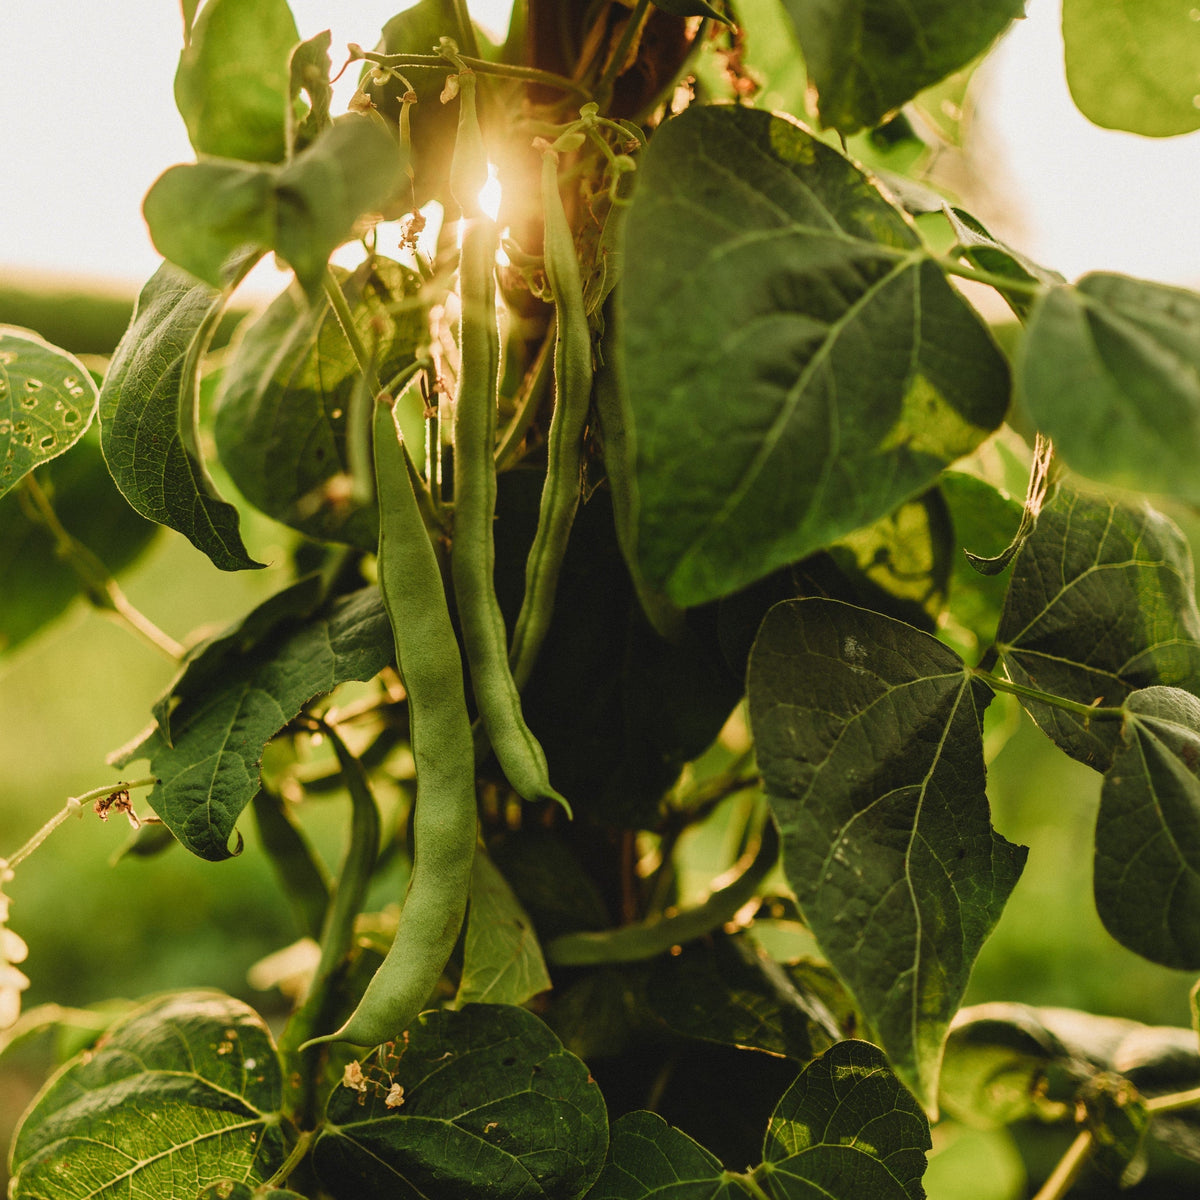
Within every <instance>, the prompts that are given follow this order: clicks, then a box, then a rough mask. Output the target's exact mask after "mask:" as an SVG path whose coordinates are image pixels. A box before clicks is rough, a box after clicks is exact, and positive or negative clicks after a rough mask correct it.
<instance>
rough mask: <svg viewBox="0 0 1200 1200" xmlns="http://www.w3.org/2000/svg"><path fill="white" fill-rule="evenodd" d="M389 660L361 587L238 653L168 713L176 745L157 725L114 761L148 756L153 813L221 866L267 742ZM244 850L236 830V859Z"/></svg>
mask: <svg viewBox="0 0 1200 1200" xmlns="http://www.w3.org/2000/svg"><path fill="white" fill-rule="evenodd" d="M268 603H270V601H268ZM391 657H392V632H391V626H390V625H389V624H388V619H387V614H386V613H385V612H384V610H383V604H382V601H381V600H380V597H379V592H378V590H377V589H375V588H364V589H363V590H362V591H359V592H355V593H353V594H352V595H350V596H345V597H342V598H341V599H339V600H336V601H335V602H334V603H333V604H332V605H331V606H330V608H329V609H328V610H327V611H326V612H325V613H324V614H323V615H321V616H319V617H314V618H312V619H311V620H309V621H307V622H306V623H305V624H303V625H301V626H300V627H299V628H294V627H289V626H287V625H284V626H282V627H280V628H276V629H274V630H273V631H272V632H271V634H269V635H268V636H266V637H264V638H263V639H262V640H261V641H259V642H257V644H255V645H254V646H253V648H252V649H248V650H246V651H245V652H244V653H242V654H241V655H238V656H236V657H231V658H230V661H229V663H228V667H227V669H226V670H225V671H223V672H221V673H220V674H219V675H217V676H216V677H215V678H212V679H211V680H209V681H207V682H206V685H205V686H204V687H203V688H202V689H199V690H197V691H195V692H194V693H192V692H190V691H189V692H188V694H187V695H186V698H185V699H184V700H183V701H182V702H181V703H180V704H179V706H178V707H177V708H176V709H175V710H174V712H173V713H172V714H171V734H172V738H173V741H174V745H173V746H172V745H168V744H167V741H166V739H165V738H164V737H163V735H162V734H161V732H159V731H158V730H157V729H155V730H154V731H152V732H151V733H150V734H149V735H148V736H147V737H146V738H145V739H144V740H143V741H142V742H141V743H139V744H138V745H137V746H135V747H134V748H133V749H132V750H128V751H126V752H125V753H124V754H123V755H122V757H121V758H120V760H119V761H118V764H117V765H119V766H123V765H124V764H125V763H127V762H130V761H131V760H132V759H134V758H149V759H150V767H151V770H152V771H153V773H154V774H155V775H156V776H157V777H158V779H159V784H158V786H157V787H155V789H154V790H153V791H152V792H151V793H150V796H149V801H150V804H151V805H152V807H153V808H154V810H155V811H156V812H157V813H158V814H159V816H161V817H162V819H163V820H164V821H165V822H166V824H167V825H168V826H169V827H170V829H171V832H172V833H174V834H175V836H176V837H177V838H178V839H179V840H180V841H181V842H182V843H183V844H184V845H185V846H186V847H187V848H188V849H189V850H191V851H192V853H193V854H198V855H199V856H200V857H201V858H207V859H210V860H211V861H213V862H219V861H220V860H221V859H224V858H228V857H229V856H230V853H231V851H230V849H229V839H230V837H231V836H233V834H234V832H235V830H234V826H235V825H236V822H237V819H238V817H239V815H240V814H241V812H242V810H243V809H244V808H245V807H246V805H247V804H249V803H250V801H251V800H252V799H253V798H254V794H255V792H256V791H257V790H258V784H259V760H260V759H261V758H262V752H263V747H264V746H265V745H266V743H267V742H268V741H269V740H270V739H271V738H272V737H274V736H275V734H277V733H278V732H279V731H280V730H281V729H282V728H283V727H284V726H285V725H286V724H287V723H288V721H290V720H291V719H292V718H293V717H294V716H296V714H297V713H298V712H300V710H301V709H302V708H303V706H304V705H305V704H307V703H308V702H309V701H310V700H311V699H312V698H313V697H314V696H319V695H323V694H324V693H326V692H330V691H332V690H333V689H334V688H335V687H337V686H338V684H340V683H345V682H346V681H347V680H350V679H370V678H371V677H372V676H374V675H375V674H377V673H378V672H379V671H381V670H382V669H383V668H384V667H385V666H387V664H388V663H389V662H390V661H391ZM185 678H186V677H185ZM240 848H241V835H240V834H239V835H238V841H237V847H236V849H235V850H234V851H233V853H236V852H237V850H239V849H240Z"/></svg>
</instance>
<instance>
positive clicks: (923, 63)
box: [784, 0, 1025, 133]
mask: <svg viewBox="0 0 1200 1200" xmlns="http://www.w3.org/2000/svg"><path fill="white" fill-rule="evenodd" d="M784 8H785V9H786V10H787V12H788V13H789V15H790V16H791V18H792V20H793V22H794V23H795V25H796V33H797V35H798V36H799V38H800V45H801V46H802V47H803V49H804V58H805V61H806V62H807V63H808V74H809V78H810V79H811V80H812V82H813V83H814V84H816V88H817V92H818V94H819V96H820V113H821V124H822V125H823V126H825V128H827V129H829V128H832V129H840V130H841V131H842V132H843V133H854V132H856V131H857V130H859V129H862V128H863V127H864V126H871V125H878V124H879V122H880V120H881V119H882V118H883V117H884V115H885V114H886V113H888V112H890V111H891V110H892V109H894V108H899V107H900V105H901V104H904V103H905V102H906V101H908V100H911V99H912V98H913V97H914V96H915V95H916V94H917V93H918V92H919V91H921V90H922V89H923V88H927V87H929V86H930V85H931V84H934V83H937V82H938V80H939V79H944V78H945V77H946V76H947V75H949V74H950V73H951V72H952V71H957V70H958V68H959V67H963V66H966V64H967V63H969V62H970V61H971V59H973V58H975V57H976V56H977V55H979V54H982V53H983V51H984V50H986V49H987V48H988V46H990V45H991V43H992V42H993V41H994V40H995V39H996V37H997V36H999V34H1000V33H1001V32H1003V30H1004V29H1005V28H1006V27H1007V25H1008V23H1009V21H1011V20H1013V19H1014V18H1015V17H1019V16H1021V15H1022V14H1023V13H1024V10H1025V4H1024V0H974V2H973V3H971V4H961V3H958V0H840V3H837V4H829V3H827V2H826V0H784Z"/></svg>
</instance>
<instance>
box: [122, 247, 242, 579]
mask: <svg viewBox="0 0 1200 1200" xmlns="http://www.w3.org/2000/svg"><path fill="white" fill-rule="evenodd" d="M227 299H228V291H227V290H225V291H219V290H216V289H214V288H210V287H209V286H208V285H207V284H203V283H198V282H197V281H196V280H195V279H193V278H192V277H191V276H190V275H188V274H187V273H186V272H184V271H180V270H179V269H178V268H177V267H173V266H172V265H171V264H170V263H163V265H162V266H161V267H159V269H158V270H157V271H155V273H154V274H153V276H151V278H150V281H149V282H148V283H147V284H146V286H145V287H144V288H143V289H142V292H141V295H140V296H138V302H137V308H136V309H135V310H134V314H133V321H132V323H131V324H130V326H129V329H128V331H127V332H126V334H125V336H124V337H123V338H122V339H121V344H120V345H119V346H118V347H117V349H116V352H115V353H114V354H113V358H112V362H111V364H110V365H109V369H108V374H107V375H106V376H105V378H104V385H103V386H102V387H101V389H100V445H101V447H102V449H103V451H104V457H105V459H106V461H107V462H108V469H109V471H110V472H111V473H112V477H113V480H114V481H115V482H116V485H117V487H118V488H120V489H121V494H122V495H123V496H124V497H125V499H126V500H128V501H129V503H130V504H131V505H132V506H133V507H134V509H135V510H136V511H137V512H139V513H141V515H142V516H143V517H147V518H149V520H151V521H157V522H159V524H161V525H167V526H169V527H170V528H172V529H175V530H177V531H178V532H180V533H182V534H183V535H184V536H185V537H186V538H187V539H188V540H189V541H190V542H191V543H192V544H193V545H194V546H195V547H196V548H197V549H199V550H202V551H203V552H204V553H205V554H207V555H208V557H209V558H210V559H211V560H212V561H213V563H214V564H215V565H216V566H218V567H220V568H221V569H222V570H225V571H236V570H240V569H243V568H247V567H260V566H262V565H263V564H262V563H258V562H255V561H254V559H252V558H251V557H250V556H249V554H248V553H247V552H246V548H245V546H244V545H243V544H242V538H241V534H240V533H239V532H238V513H237V509H236V508H234V507H233V505H231V504H228V503H226V502H225V501H224V500H222V499H221V498H220V496H218V495H217V490H216V487H215V485H214V484H213V482H212V479H211V478H210V477H209V474H208V470H207V468H206V467H205V465H204V460H203V457H202V455H201V451H200V445H199V443H200V436H199V431H198V428H197V422H198V406H199V389H200V367H201V361H202V359H203V356H204V351H205V349H206V348H207V345H208V341H209V340H210V338H211V336H212V332H213V330H214V328H215V325H216V322H217V320H218V319H219V317H220V314H221V312H222V310H223V309H224V307H225V302H226V300H227Z"/></svg>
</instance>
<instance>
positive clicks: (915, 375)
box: [611, 106, 1008, 607]
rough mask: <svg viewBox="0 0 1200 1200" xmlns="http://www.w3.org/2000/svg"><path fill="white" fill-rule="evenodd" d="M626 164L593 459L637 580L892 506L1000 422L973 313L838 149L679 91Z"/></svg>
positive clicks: (729, 581) (828, 529) (998, 380)
mask: <svg viewBox="0 0 1200 1200" xmlns="http://www.w3.org/2000/svg"><path fill="white" fill-rule="evenodd" d="M637 174H638V177H639V178H638V185H637V189H636V191H635V192H634V196H633V201H632V206H631V208H630V211H629V217H628V221H627V226H626V266H625V276H624V279H623V281H622V285H621V287H620V288H619V289H618V291H617V297H618V300H617V306H616V308H617V311H616V314H615V315H616V337H615V339H614V341H615V345H614V346H613V347H612V349H613V351H614V352H615V353H614V355H613V358H614V363H615V367H616V370H617V374H618V377H619V383H620V387H621V391H622V394H623V397H624V407H623V410H622V411H623V415H624V417H625V420H626V423H627V429H626V431H625V436H626V439H627V442H628V446H629V450H628V457H629V459H630V463H629V464H628V465H626V466H625V467H624V469H623V470H622V471H620V472H614V473H612V475H611V478H612V480H613V482H614V486H618V485H620V486H621V487H622V489H623V491H624V492H628V493H630V494H628V495H625V494H622V495H618V496H616V497H615V503H616V504H617V506H618V511H620V512H622V513H624V512H626V511H631V512H632V513H633V516H634V528H633V529H632V531H631V535H632V536H631V537H630V538H629V539H627V541H629V542H631V543H632V544H631V545H626V546H624V547H623V549H625V550H626V553H627V554H630V555H631V556H632V558H633V560H634V561H635V562H636V565H637V568H638V569H639V571H640V573H641V575H642V576H643V577H644V578H645V581H646V582H647V583H648V584H649V585H650V587H651V588H652V589H657V590H661V591H663V592H665V593H666V594H667V596H668V598H669V599H671V600H672V601H674V602H675V603H676V604H678V605H680V606H683V607H690V606H693V605H698V604H701V603H703V602H705V601H707V600H712V599H716V598H718V597H720V596H724V595H728V594H730V593H732V592H734V591H736V590H737V589H738V588H741V587H744V586H745V585H746V584H749V583H752V582H754V581H755V580H756V579H760V578H762V577H763V576H765V575H767V574H769V573H770V572H771V571H773V570H775V569H776V568H778V567H781V566H785V565H787V564H788V563H791V562H795V561H797V560H798V559H800V558H803V557H805V556H806V555H808V554H811V553H812V552H813V551H814V550H818V549H820V548H822V547H824V546H827V545H828V544H829V543H830V542H833V541H835V540H836V539H838V538H840V537H842V536H844V535H845V534H848V533H850V532H852V531H853V530H855V529H859V528H861V527H862V526H864V525H868V524H870V523H871V522H873V521H875V520H877V519H878V518H880V517H882V516H884V515H886V514H887V513H890V512H892V511H893V510H894V509H896V508H897V506H898V505H900V504H902V503H903V502H904V501H905V500H908V499H910V498H911V497H913V496H916V495H918V494H919V493H920V492H922V491H924V490H925V489H926V488H927V487H929V485H930V484H932V483H933V481H934V480H935V479H936V477H937V475H938V474H939V473H940V472H941V470H942V469H943V468H944V467H946V466H947V465H948V464H949V463H950V462H951V461H953V460H954V459H955V458H958V457H959V456H960V455H963V454H966V453H968V452H969V451H970V450H972V449H973V448H974V447H975V446H977V445H978V444H979V443H980V442H981V441H982V440H983V439H984V438H985V437H986V436H987V435H988V433H989V432H991V430H993V429H995V428H996V426H997V425H999V423H1000V422H1001V420H1002V419H1003V417H1004V413H1005V410H1006V408H1007V405H1008V369H1007V367H1006V365H1005V362H1004V359H1003V358H1002V356H1001V355H1000V353H999V351H998V350H997V348H996V346H995V344H994V343H993V342H992V340H991V337H990V335H989V334H988V332H987V330H986V328H985V327H984V326H983V325H982V323H981V322H980V320H979V318H978V316H977V315H976V314H975V312H974V311H973V310H972V309H971V308H970V306H969V305H967V303H966V302H965V301H964V300H963V298H962V297H961V296H960V295H959V294H958V293H957V292H956V291H955V290H954V289H953V288H952V287H951V286H950V285H949V284H948V283H947V282H946V279H945V278H944V276H943V274H942V272H941V269H940V268H939V267H938V266H936V265H935V264H934V263H933V262H932V261H931V260H930V258H929V255H928V253H927V252H926V250H925V249H924V248H923V246H922V245H921V243H920V242H919V240H918V238H917V235H916V233H915V232H914V230H913V229H912V227H911V226H910V225H909V223H908V222H907V221H906V220H905V218H904V216H903V215H902V214H901V213H900V212H899V211H897V210H896V209H895V208H893V207H892V205H891V204H890V203H889V202H888V201H887V200H886V199H885V198H884V197H883V195H882V194H881V193H880V192H879V191H878V190H877V189H876V188H875V186H874V185H873V184H872V182H871V181H870V180H869V179H868V178H867V177H866V176H865V175H863V174H862V173H861V172H860V171H859V170H858V168H857V167H855V166H854V165H853V164H852V163H851V162H849V160H847V159H845V158H843V157H842V156H841V155H840V154H838V153H837V151H835V150H834V149H832V148H831V147H829V146H827V145H825V144H824V143H823V142H820V141H818V140H817V139H816V138H814V137H812V136H811V135H810V134H808V133H807V132H805V131H804V130H803V129H802V128H801V127H800V126H798V125H796V124H794V123H792V122H791V121H788V120H785V119H783V118H781V117H776V116H772V115H770V114H768V113H765V112H759V111H755V110H753V109H748V108H735V107H720V106H715V107H701V106H697V107H694V108H690V109H688V110H686V111H685V112H684V113H682V114H681V115H680V116H678V117H674V118H672V119H671V120H669V121H667V122H665V123H664V124H663V126H662V127H661V128H660V129H659V130H658V132H657V133H656V134H655V136H654V138H653V139H652V141H651V142H650V145H649V146H648V147H647V149H646V152H645V155H644V158H643V160H642V164H641V166H640V167H639V168H638V172H637ZM714 297H715V298H716V300H715V301H714ZM734 397H736V403H733V402H732V398H734ZM713 446H720V447H721V453H720V454H719V455H714V454H713V453H712V447H713ZM781 512H785V513H787V514H788V519H787V520H786V521H781V520H780V519H779V514H780V513H781Z"/></svg>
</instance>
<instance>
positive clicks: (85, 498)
mask: <svg viewBox="0 0 1200 1200" xmlns="http://www.w3.org/2000/svg"><path fill="white" fill-rule="evenodd" d="M37 480H38V483H39V484H40V485H41V487H42V490H43V491H44V492H45V493H46V495H47V497H48V498H49V500H50V502H51V504H52V505H53V507H54V511H55V513H56V514H57V516H58V519H59V521H60V522H61V523H62V524H63V526H64V527H65V528H66V530H67V531H68V533H70V534H71V535H72V536H73V537H75V538H76V539H77V540H78V541H79V542H81V543H82V544H83V545H84V546H85V547H86V548H87V550H88V551H90V552H91V553H92V554H94V555H95V556H96V557H97V558H98V559H99V560H100V561H101V562H103V563H104V565H105V567H107V569H108V570H109V572H113V573H115V572H119V571H121V570H122V569H124V568H125V567H128V566H129V565H130V564H131V563H133V562H136V561H137V559H138V558H139V557H140V556H141V555H142V553H143V552H144V551H145V550H146V548H147V547H148V546H149V545H150V543H151V541H152V540H153V538H154V535H155V534H156V533H157V532H158V526H157V525H154V524H151V523H150V522H149V521H143V520H142V518H141V517H139V516H138V515H137V513H135V512H134V511H133V509H131V508H130V507H129V505H128V504H126V503H125V500H124V498H123V497H122V496H121V493H120V492H118V491H117V489H116V488H115V487H114V486H113V482H112V479H111V477H110V476H109V474H108V468H107V467H106V466H105V465H104V457H103V455H102V454H101V453H100V433H99V430H97V429H96V428H95V427H93V428H92V429H90V430H89V431H88V433H87V435H86V436H85V437H84V438H83V439H82V440H81V441H79V442H77V443H76V445H75V446H74V447H73V448H72V450H71V453H70V454H67V455H65V456H63V457H62V458H59V459H55V460H54V461H53V462H50V463H47V464H46V465H45V466H43V467H40V468H39V469H38V473H37ZM0 579H3V580H4V584H3V586H2V587H0V653H3V652H5V651H8V650H12V649H15V648H16V647H17V646H19V645H20V644H21V643H22V642H23V641H24V640H25V639H26V638H28V637H31V636H32V635H33V634H35V633H37V631H38V630H39V629H41V628H42V627H43V626H44V625H46V624H48V623H49V622H51V621H53V620H54V619H55V618H56V617H57V616H59V615H60V614H61V613H62V612H63V611H64V610H65V609H66V608H67V606H68V605H69V604H70V603H71V602H72V601H73V600H75V599H77V598H78V597H80V596H83V595H86V594H87V588H86V586H85V584H84V582H83V580H82V578H81V577H80V576H79V574H78V573H77V572H76V571H75V570H74V569H73V568H72V567H71V566H70V565H69V563H67V562H66V561H65V560H64V559H63V558H62V557H61V556H60V555H59V554H58V553H57V551H56V548H55V541H54V538H53V536H52V535H51V534H50V532H49V530H47V529H46V527H45V526H44V525H43V524H42V523H41V522H40V521H39V520H38V519H37V511H36V509H35V508H34V507H33V506H32V505H31V504H30V501H29V498H28V497H26V496H25V495H23V494H22V493H21V492H17V493H14V494H13V495H10V496H5V497H4V498H3V499H0Z"/></svg>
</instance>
